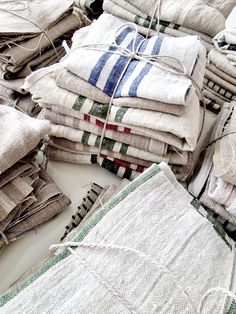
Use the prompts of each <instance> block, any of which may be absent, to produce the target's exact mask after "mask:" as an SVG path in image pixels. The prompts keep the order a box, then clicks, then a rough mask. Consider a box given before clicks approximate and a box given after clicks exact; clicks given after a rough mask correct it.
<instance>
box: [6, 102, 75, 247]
mask: <svg viewBox="0 0 236 314" xmlns="http://www.w3.org/2000/svg"><path fill="white" fill-rule="evenodd" d="M0 120H1V124H0V249H2V248H4V247H5V246H6V245H7V244H9V243H10V242H12V241H15V240H17V239H18V238H20V237H22V236H23V235H25V234H27V233H28V232H30V231H32V230H35V228H36V227H37V226H38V225H40V224H42V223H43V222H45V221H48V220H49V219H51V218H52V217H54V216H55V215H57V214H58V213H60V212H61V211H62V210H63V209H65V208H66V207H67V205H69V203H70V200H69V199H68V198H67V197H66V196H64V195H63V193H62V192H61V191H60V189H59V188H58V187H57V186H56V185H55V183H54V182H53V181H52V179H51V178H50V176H49V175H48V174H47V173H46V172H45V170H44V169H43V167H41V166H40V165H38V163H37V161H36V156H37V153H38V152H39V150H40V149H41V147H42V144H43V141H44V140H45V139H47V134H48V133H50V124H49V123H48V122H47V121H39V120H37V119H34V118H30V117H28V116H27V115H25V114H23V113H21V112H20V111H18V110H16V109H14V108H10V107H8V106H4V105H3V106H0Z"/></svg>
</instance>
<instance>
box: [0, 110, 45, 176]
mask: <svg viewBox="0 0 236 314" xmlns="http://www.w3.org/2000/svg"><path fill="white" fill-rule="evenodd" d="M0 120H1V124H0V143H1V145H0V174H1V173H3V172H4V171H6V170H7V169H8V168H10V167H11V166H13V165H14V164H15V163H16V162H17V161H19V160H20V159H21V158H23V157H24V156H25V155H27V154H28V153H29V152H30V151H31V150H33V149H34V148H35V147H36V146H37V145H38V143H39V142H40V141H41V140H42V139H44V138H46V135H47V134H49V133H50V123H49V122H48V121H40V120H37V119H34V118H31V117H28V116H27V115H25V114H23V113H21V112H19V111H18V110H16V109H14V108H10V107H7V106H0Z"/></svg>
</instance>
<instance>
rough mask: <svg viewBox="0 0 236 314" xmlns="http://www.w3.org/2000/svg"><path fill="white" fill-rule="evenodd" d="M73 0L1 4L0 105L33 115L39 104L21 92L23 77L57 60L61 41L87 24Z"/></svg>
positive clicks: (62, 50)
mask: <svg viewBox="0 0 236 314" xmlns="http://www.w3.org/2000/svg"><path fill="white" fill-rule="evenodd" d="M73 2H74V1H73V0H42V1H35V0H34V1H18V2H15V1H12V2H11V1H5V2H1V3H0V77H1V79H0V104H5V105H10V106H14V107H17V108H19V109H21V110H22V111H25V112H27V113H28V114H30V115H35V114H36V113H37V112H38V111H39V109H40V108H39V107H38V106H37V105H36V104H35V103H34V102H33V101H32V100H31V99H30V97H29V96H28V95H24V94H25V92H24V91H23V90H22V88H21V87H22V85H23V83H24V78H25V77H26V76H27V75H29V74H30V73H32V71H34V70H36V69H39V68H42V67H44V66H48V65H50V64H53V63H55V62H58V61H59V60H60V59H61V57H62V56H64V55H65V49H64V48H63V46H62V42H63V41H64V40H66V41H68V40H70V39H71V36H72V34H73V32H74V31H75V30H76V29H78V28H79V27H82V26H84V25H87V24H88V19H87V18H86V17H85V16H84V14H83V13H82V11H81V10H79V9H78V8H76V7H74V6H73Z"/></svg>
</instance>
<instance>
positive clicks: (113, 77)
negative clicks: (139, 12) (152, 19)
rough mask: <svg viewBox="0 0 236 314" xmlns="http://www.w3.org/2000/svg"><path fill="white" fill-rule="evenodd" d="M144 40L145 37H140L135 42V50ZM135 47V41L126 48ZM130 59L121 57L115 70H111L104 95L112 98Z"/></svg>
mask: <svg viewBox="0 0 236 314" xmlns="http://www.w3.org/2000/svg"><path fill="white" fill-rule="evenodd" d="M142 40H143V36H141V35H139V36H138V37H137V39H136V41H135V48H137V47H138V45H139V43H140V42H141V41H142ZM132 45H133V39H132V40H131V41H130V43H129V44H128V46H127V47H126V48H127V49H128V50H131V49H132ZM127 61H128V58H127V57H124V56H121V57H119V58H118V60H117V62H116V64H115V65H114V67H113V69H112V70H111V73H110V75H109V77H108V79H107V82H106V84H105V86H104V89H103V91H104V93H106V94H107V95H109V96H112V94H113V91H114V89H115V87H116V85H117V82H118V80H119V78H120V76H121V73H122V71H123V70H124V68H125V66H126V64H127Z"/></svg>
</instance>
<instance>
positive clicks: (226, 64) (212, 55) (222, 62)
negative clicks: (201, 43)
mask: <svg viewBox="0 0 236 314" xmlns="http://www.w3.org/2000/svg"><path fill="white" fill-rule="evenodd" d="M208 59H209V60H210V61H211V62H212V63H213V64H214V65H215V66H216V67H217V68H218V69H220V70H221V71H223V72H225V73H227V74H229V75H231V76H232V77H233V78H236V68H235V66H234V65H232V64H231V62H230V61H229V60H228V59H227V58H226V56H225V55H224V54H222V53H221V52H219V51H218V50H217V49H215V48H214V49H212V50H211V51H210V52H209V54H208Z"/></svg>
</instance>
